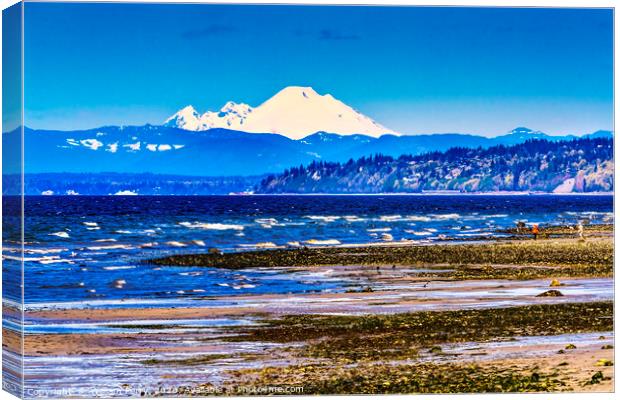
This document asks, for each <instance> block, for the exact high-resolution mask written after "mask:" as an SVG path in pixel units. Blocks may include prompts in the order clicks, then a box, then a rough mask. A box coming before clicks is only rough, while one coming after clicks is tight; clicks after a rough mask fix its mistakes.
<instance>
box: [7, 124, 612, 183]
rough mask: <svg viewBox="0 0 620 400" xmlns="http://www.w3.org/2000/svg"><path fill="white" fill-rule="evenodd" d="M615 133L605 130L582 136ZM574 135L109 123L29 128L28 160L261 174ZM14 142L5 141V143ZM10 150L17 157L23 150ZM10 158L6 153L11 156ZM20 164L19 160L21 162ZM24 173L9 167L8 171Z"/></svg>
mask: <svg viewBox="0 0 620 400" xmlns="http://www.w3.org/2000/svg"><path fill="white" fill-rule="evenodd" d="M588 136H591V137H613V133H612V132H610V131H597V132H594V133H592V134H589V135H584V136H582V137H588ZM533 138H537V139H547V140H550V141H559V140H572V139H575V138H577V136H573V135H568V136H551V135H547V134H545V133H542V132H537V131H532V130H530V129H527V128H516V129H515V130H513V131H511V132H510V133H508V134H506V135H502V136H497V137H493V138H488V137H483V136H476V135H469V134H461V133H439V134H425V135H408V136H395V135H383V136H381V137H379V138H373V137H369V136H365V135H347V136H344V135H338V134H332V133H327V132H317V133H315V134H312V135H310V136H307V137H305V138H303V139H299V140H292V139H289V138H287V137H285V136H282V135H278V134H269V133H247V132H241V131H232V130H227V129H219V128H218V129H210V130H207V131H198V132H195V131H187V130H183V129H179V128H174V127H167V126H156V125H144V126H104V127H99V128H94V129H87V130H75V131H54V130H34V129H30V128H25V129H24V146H25V154H24V157H25V162H24V163H25V165H24V169H25V172H26V173H27V174H29V173H30V174H33V173H62V172H66V173H99V172H114V173H152V174H171V175H185V176H257V175H262V174H267V173H278V172H281V171H283V170H284V169H286V168H289V167H291V166H298V165H300V164H308V163H311V162H312V161H339V162H343V161H347V160H349V159H351V158H353V159H357V158H359V157H362V156H368V155H372V154H383V155H389V156H392V157H398V156H400V155H403V154H411V155H416V154H422V153H426V152H429V151H444V150H447V149H449V148H452V147H468V148H476V147H483V148H486V147H490V146H494V145H498V144H504V145H512V144H517V143H522V142H525V141H526V140H528V139H533ZM3 140H4V141H5V143H12V142H16V141H18V140H19V130H16V131H13V132H9V133H4V134H3ZM6 148H7V147H6V146H5V149H6ZM13 153H14V152H12V153H9V152H5V154H4V156H5V157H9V158H10V159H13V158H15V157H16V155H15V154H13ZM5 160H6V158H5ZM14 164H16V165H17V164H18V163H14ZM16 172H18V171H11V170H5V171H4V173H5V174H6V173H16Z"/></svg>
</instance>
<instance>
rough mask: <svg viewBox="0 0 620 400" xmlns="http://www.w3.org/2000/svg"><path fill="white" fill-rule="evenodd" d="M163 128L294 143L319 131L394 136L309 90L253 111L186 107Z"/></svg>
mask: <svg viewBox="0 0 620 400" xmlns="http://www.w3.org/2000/svg"><path fill="white" fill-rule="evenodd" d="M165 124H166V125H167V126H174V127H178V128H183V129H187V130H193V131H203V130H208V129H212V128H226V129H233V130H239V131H245V132H250V133H277V134H280V135H283V136H286V137H288V138H290V139H294V140H297V139H301V138H303V137H306V136H308V135H311V134H313V133H315V132H319V131H324V132H330V133H337V134H340V135H354V134H363V135H368V136H372V137H379V136H381V135H383V134H386V133H391V134H396V133H395V132H394V131H392V130H390V129H387V128H385V127H383V126H382V125H380V124H378V123H377V122H375V121H373V120H372V119H370V118H369V117H367V116H365V115H363V114H361V113H360V112H358V111H356V110H354V109H353V108H351V107H350V106H348V105H346V104H344V103H343V102H341V101H340V100H337V99H336V98H334V97H333V96H332V95H330V94H324V95H321V94H319V93H317V92H316V91H315V90H314V89H313V88H312V87H310V86H288V87H285V88H284V89H282V90H280V91H279V92H278V93H276V94H275V95H274V96H273V97H271V98H269V99H268V100H267V101H265V102H264V103H262V104H261V105H260V106H258V107H254V108H253V107H251V106H249V105H247V104H244V103H235V102H232V101H229V102H227V103H226V104H225V105H224V106H223V107H222V108H221V109H220V111H219V112H213V111H207V112H205V113H204V114H202V115H199V114H198V113H197V112H196V110H194V108H193V107H191V106H187V107H185V108H183V109H182V110H180V111H179V112H177V113H176V114H174V115H173V116H172V117H170V118H168V119H167V120H166V122H165Z"/></svg>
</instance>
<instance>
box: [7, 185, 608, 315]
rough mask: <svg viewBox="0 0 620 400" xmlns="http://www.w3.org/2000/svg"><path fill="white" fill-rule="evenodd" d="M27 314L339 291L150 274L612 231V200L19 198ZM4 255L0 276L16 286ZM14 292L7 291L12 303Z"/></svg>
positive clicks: (330, 284)
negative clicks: (203, 256) (251, 257)
mask: <svg viewBox="0 0 620 400" xmlns="http://www.w3.org/2000/svg"><path fill="white" fill-rule="evenodd" d="M25 210H26V216H25V232H26V236H25V241H26V244H25V252H26V254H25V263H24V267H25V271H24V276H25V293H24V297H25V303H26V307H27V308H31V309H40V308H50V307H116V306H123V305H127V304H132V305H134V306H146V307H150V306H158V305H174V304H183V305H185V306H188V305H189V306H191V305H192V304H196V305H201V306H204V303H203V301H198V300H204V299H209V298H212V297H213V298H215V297H218V296H228V295H235V294H264V293H277V294H283V293H284V294H286V293H291V294H293V293H307V292H317V291H322V292H324V291H339V290H343V282H342V281H341V280H337V279H334V278H332V277H330V276H327V275H324V274H323V275H322V274H313V273H309V272H293V273H285V274H284V273H282V272H281V271H279V270H273V269H269V268H256V269H252V270H244V271H233V270H226V269H215V268H198V267H158V266H153V265H148V264H145V263H143V262H142V261H143V260H145V259H149V258H153V257H159V256H164V255H169V254H175V253H199V252H207V251H208V250H209V248H211V247H216V248H218V249H220V250H221V251H224V252H233V251H247V250H254V249H265V248H286V247H298V246H304V245H305V246H309V247H312V246H322V245H333V246H338V245H340V246H346V245H354V244H372V245H381V244H386V243H392V242H394V241H408V242H410V243H420V244H428V243H434V242H437V241H441V240H444V239H446V238H450V239H456V240H467V239H471V238H490V239H491V238H493V237H498V236H502V235H505V234H503V233H502V232H501V230H502V229H505V228H510V227H514V226H515V223H516V222H517V221H524V222H526V223H539V224H541V226H544V225H556V224H571V225H572V224H576V223H577V222H578V221H579V220H585V219H587V220H588V221H590V222H592V223H611V222H613V197H612V196H569V195H561V196H552V195H541V196H533V195H530V196H501V195H492V196H482V195H480V196H451V195H438V196H428V195H425V196H394V195H390V196H200V197H174V196H170V197H142V196H117V197H110V196H105V197H104V196H101V197H87V196H67V197H46V196H36V197H35V196H33V197H26V199H25ZM17 251H18V246H17V245H14V246H13V245H12V244H10V243H9V244H8V245H6V244H5V247H4V249H3V256H4V258H5V263H4V271H3V272H4V274H5V276H7V277H10V276H18V275H17V274H19V273H20V272H19V263H18V262H15V261H16V260H15V257H17V256H18V253H17ZM20 297H21V293H20V292H19V290H11V289H6V290H5V299H8V300H13V301H18V300H19V299H20Z"/></svg>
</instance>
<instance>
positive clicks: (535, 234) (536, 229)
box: [532, 224, 540, 240]
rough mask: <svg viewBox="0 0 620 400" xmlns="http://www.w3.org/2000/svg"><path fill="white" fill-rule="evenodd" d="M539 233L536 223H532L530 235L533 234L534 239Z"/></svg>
mask: <svg viewBox="0 0 620 400" xmlns="http://www.w3.org/2000/svg"><path fill="white" fill-rule="evenodd" d="M539 234H540V230H539V229H538V224H534V225H533V226H532V235H534V240H537V239H538V235H539Z"/></svg>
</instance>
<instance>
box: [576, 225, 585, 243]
mask: <svg viewBox="0 0 620 400" xmlns="http://www.w3.org/2000/svg"><path fill="white" fill-rule="evenodd" d="M577 234H578V235H579V239H580V240H586V237H585V236H584V235H583V224H582V223H581V221H579V223H578V224H577Z"/></svg>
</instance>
